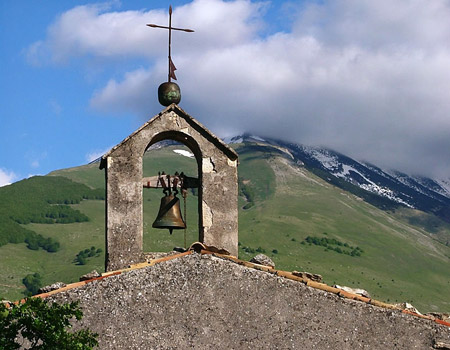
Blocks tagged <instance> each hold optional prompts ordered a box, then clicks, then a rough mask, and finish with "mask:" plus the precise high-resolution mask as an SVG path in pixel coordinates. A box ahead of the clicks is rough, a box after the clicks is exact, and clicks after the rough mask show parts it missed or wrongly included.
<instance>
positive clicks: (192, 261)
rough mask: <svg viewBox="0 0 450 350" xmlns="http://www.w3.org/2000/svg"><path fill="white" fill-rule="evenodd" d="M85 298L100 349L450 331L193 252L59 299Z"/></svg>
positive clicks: (410, 338)
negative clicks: (98, 336)
mask: <svg viewBox="0 0 450 350" xmlns="http://www.w3.org/2000/svg"><path fill="white" fill-rule="evenodd" d="M49 298H50V299H52V300H56V301H58V302H67V301H71V300H79V301H80V303H81V307H82V308H83V311H84V317H83V319H82V320H81V323H80V325H77V326H76V327H79V326H83V327H88V328H90V329H91V330H93V331H95V332H97V333H99V334H100V338H99V341H100V346H99V348H100V349H215V350H217V349H352V350H353V349H408V350H409V349H420V350H423V349H435V348H436V347H435V344H442V343H444V344H450V329H449V328H448V327H445V326H443V325H439V324H436V323H435V322H433V321H430V320H424V319H421V318H418V317H415V316H411V315H407V314H404V313H401V312H400V311H395V310H389V309H384V308H380V307H376V306H373V305H369V304H366V303H363V302H359V301H353V300H348V299H342V298H340V297H338V296H337V295H335V294H331V293H327V292H324V291H321V290H317V289H313V288H310V287H307V286H306V285H304V284H302V283H299V282H296V281H292V280H288V279H285V278H282V277H277V276H275V275H273V274H270V273H267V272H263V271H258V270H255V269H252V268H247V267H244V266H241V265H238V264H236V263H234V262H231V261H229V260H224V259H222V258H218V257H214V256H211V255H199V254H192V255H188V256H184V257H180V258H176V259H173V260H170V261H165V262H161V263H158V264H156V265H154V266H151V267H145V268H141V269H136V270H132V271H128V272H123V273H122V274H120V275H116V276H110V277H108V278H104V279H102V280H97V281H93V282H90V283H88V284H86V285H84V286H82V287H78V288H75V289H71V290H67V291H62V292H59V293H57V294H55V295H53V296H51V297H49Z"/></svg>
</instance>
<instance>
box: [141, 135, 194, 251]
mask: <svg viewBox="0 0 450 350" xmlns="http://www.w3.org/2000/svg"><path fill="white" fill-rule="evenodd" d="M142 167H143V169H142V175H143V178H148V177H154V176H156V175H158V172H162V171H164V172H165V173H166V174H170V175H174V174H175V172H178V173H181V172H183V173H184V174H185V175H186V176H188V177H191V178H197V179H200V178H201V151H200V148H199V147H198V145H197V142H196V141H195V140H193V139H192V138H191V137H190V136H189V135H186V134H184V133H182V132H177V131H167V132H162V133H159V134H157V135H156V136H154V137H153V139H152V140H151V141H150V143H149V144H148V146H147V149H146V151H145V153H144V155H143V162H142ZM199 183H200V180H199ZM163 196H164V193H163V190H162V189H161V188H158V189H156V188H143V197H142V199H143V205H142V207H143V252H167V251H170V250H172V249H173V248H174V247H185V245H187V246H189V245H190V244H191V243H192V242H195V241H198V240H199V232H200V230H201V205H200V203H201V186H199V187H198V188H188V189H187V196H186V198H183V196H182V195H181V192H180V193H178V195H177V197H178V198H179V199H180V207H181V213H182V216H183V219H184V220H185V222H186V226H187V227H186V231H185V230H184V229H180V230H174V231H173V233H172V234H170V233H169V230H167V229H157V228H153V227H152V224H153V222H154V220H155V218H156V216H157V214H158V211H159V206H160V203H161V198H162V197H163Z"/></svg>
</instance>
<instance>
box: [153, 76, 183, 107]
mask: <svg viewBox="0 0 450 350" xmlns="http://www.w3.org/2000/svg"><path fill="white" fill-rule="evenodd" d="M158 100H159V103H161V104H162V105H163V106H166V107H167V106H170V105H171V104H172V103H176V104H178V103H180V101H181V91H180V87H179V86H178V84H177V83H174V82H173V81H171V82H165V83H162V84H161V85H160V86H159V88H158Z"/></svg>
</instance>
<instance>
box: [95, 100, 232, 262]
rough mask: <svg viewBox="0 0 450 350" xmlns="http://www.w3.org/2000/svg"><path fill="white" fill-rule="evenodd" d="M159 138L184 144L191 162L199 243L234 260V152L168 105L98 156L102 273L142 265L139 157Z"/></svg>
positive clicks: (140, 173)
mask: <svg viewBox="0 0 450 350" xmlns="http://www.w3.org/2000/svg"><path fill="white" fill-rule="evenodd" d="M164 139H172V140H176V141H179V142H182V143H184V144H185V145H187V146H188V147H189V148H190V149H191V150H192V152H193V153H194V155H195V158H196V160H197V163H198V176H199V179H200V186H201V188H200V189H199V200H200V204H199V241H201V242H203V243H205V244H206V245H211V246H215V247H218V248H224V249H226V250H227V251H229V252H230V253H231V254H232V255H235V256H237V253H238V207H237V197H238V179H237V165H238V161H237V154H236V153H235V152H234V151H233V150H232V149H230V148H229V147H228V146H227V145H226V144H224V143H223V142H222V141H221V140H219V139H218V138H217V137H216V136H214V135H213V134H212V133H210V132H209V131H208V130H207V129H206V128H204V127H203V126H202V125H201V124H200V123H198V122H197V121H196V120H194V119H193V118H192V117H190V116H188V115H187V114H185V113H184V112H183V111H182V110H181V109H180V108H179V107H178V106H176V105H171V106H169V107H168V108H167V109H166V110H165V111H163V112H162V113H160V114H159V115H157V116H156V117H154V118H153V119H151V120H150V121H149V122H147V123H146V124H144V125H143V126H142V127H141V128H140V129H139V130H137V131H136V132H135V133H133V134H132V135H130V136H129V137H127V138H126V139H125V140H124V141H123V142H121V143H120V144H119V145H117V146H116V147H114V148H113V149H112V150H111V151H110V152H108V153H107V154H106V155H105V156H103V161H102V163H101V168H103V167H104V168H106V169H105V170H106V192H107V196H106V197H107V202H106V206H107V208H106V270H107V271H112V270H116V269H120V268H124V267H127V266H128V265H130V264H135V263H138V262H141V261H143V258H142V230H143V228H142V157H143V155H144V152H145V151H146V149H147V148H148V147H149V146H150V145H152V144H153V143H156V142H158V141H161V140H164ZM161 170H163V169H161ZM180 171H182V169H180ZM154 175H157V174H154Z"/></svg>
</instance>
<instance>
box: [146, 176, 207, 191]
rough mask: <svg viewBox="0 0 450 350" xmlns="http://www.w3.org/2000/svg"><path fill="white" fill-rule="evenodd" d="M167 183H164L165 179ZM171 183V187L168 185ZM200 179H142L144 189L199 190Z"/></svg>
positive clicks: (185, 177) (173, 177)
mask: <svg viewBox="0 0 450 350" xmlns="http://www.w3.org/2000/svg"><path fill="white" fill-rule="evenodd" d="M163 177H164V178H165V180H166V181H164V178H163ZM167 181H169V182H170V186H169V184H168V183H167ZM198 183H199V181H198V178H196V177H189V176H186V175H183V174H181V175H169V176H167V175H166V174H164V175H156V176H150V177H144V178H142V185H143V187H144V188H163V189H164V188H168V187H170V188H198Z"/></svg>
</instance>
